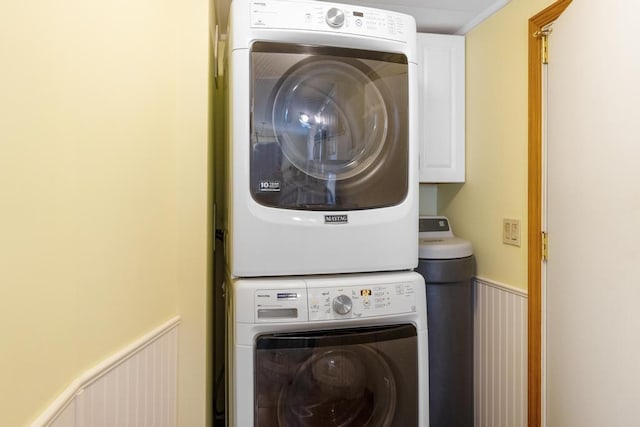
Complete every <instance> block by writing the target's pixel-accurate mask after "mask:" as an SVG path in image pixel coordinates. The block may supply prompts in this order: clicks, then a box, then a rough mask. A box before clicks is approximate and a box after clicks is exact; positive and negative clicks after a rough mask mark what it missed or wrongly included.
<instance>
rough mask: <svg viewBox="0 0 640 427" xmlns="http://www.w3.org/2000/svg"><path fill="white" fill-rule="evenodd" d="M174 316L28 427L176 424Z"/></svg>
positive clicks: (168, 426) (84, 377)
mask: <svg viewBox="0 0 640 427" xmlns="http://www.w3.org/2000/svg"><path fill="white" fill-rule="evenodd" d="M179 323H180V318H179V317H175V318H173V319H171V320H170V321H168V322H167V323H165V324H163V325H161V326H159V327H158V328H156V329H154V330H153V331H151V332H149V333H148V334H147V335H145V336H144V337H142V338H140V339H139V340H137V341H136V342H134V343H133V344H131V345H129V346H128V347H126V348H125V349H123V350H121V351H120V352H118V353H117V354H115V355H114V356H112V357H110V358H109V359H107V360H105V361H104V362H102V363H101V364H100V365H98V366H96V367H94V368H93V369H91V370H89V371H87V372H85V373H84V374H83V375H82V376H81V377H80V378H78V379H76V380H75V381H74V382H73V383H72V384H71V385H70V386H69V387H67V389H66V390H65V391H64V392H63V393H62V394H61V395H60V396H59V397H58V398H57V399H56V400H55V401H54V402H53V404H52V405H51V406H50V407H49V408H48V409H47V410H46V411H45V412H44V413H43V414H42V415H41V416H40V417H39V418H38V419H37V420H36V421H34V422H33V424H31V427H123V426H136V427H143V426H149V427H175V426H176V423H177V418H176V415H177V372H178V325H179Z"/></svg>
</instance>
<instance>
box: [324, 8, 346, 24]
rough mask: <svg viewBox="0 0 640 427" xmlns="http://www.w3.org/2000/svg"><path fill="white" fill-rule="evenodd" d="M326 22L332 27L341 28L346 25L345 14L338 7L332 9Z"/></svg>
mask: <svg viewBox="0 0 640 427" xmlns="http://www.w3.org/2000/svg"><path fill="white" fill-rule="evenodd" d="M325 20H326V21H327V24H329V26H330V27H334V28H340V27H342V25H343V24H344V12H343V11H341V10H340V9H338V8H337V7H332V8H331V9H329V10H328V11H327V16H326V17H325Z"/></svg>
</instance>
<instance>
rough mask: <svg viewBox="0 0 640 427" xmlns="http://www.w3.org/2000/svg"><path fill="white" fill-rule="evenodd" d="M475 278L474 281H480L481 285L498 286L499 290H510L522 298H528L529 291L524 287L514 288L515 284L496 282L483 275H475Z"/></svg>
mask: <svg viewBox="0 0 640 427" xmlns="http://www.w3.org/2000/svg"><path fill="white" fill-rule="evenodd" d="M475 280H476V282H480V283H482V284H483V285H486V286H491V287H494V288H498V289H500V290H503V291H507V292H510V293H512V294H516V295H519V296H521V297H524V298H528V297H529V292H527V291H526V290H524V289H520V288H516V287H515V286H511V285H507V284H505V283H501V282H496V281H495V280H491V279H485V278H484V277H480V276H476V278H475Z"/></svg>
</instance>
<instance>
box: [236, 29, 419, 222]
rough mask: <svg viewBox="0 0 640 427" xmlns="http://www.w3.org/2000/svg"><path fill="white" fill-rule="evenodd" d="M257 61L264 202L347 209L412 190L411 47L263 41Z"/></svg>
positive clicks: (255, 154) (256, 142) (255, 94)
mask: <svg viewBox="0 0 640 427" xmlns="http://www.w3.org/2000/svg"><path fill="white" fill-rule="evenodd" d="M251 70H252V74H251V84H252V86H251V99H252V103H251V105H252V108H251V141H250V144H251V150H250V156H251V158H250V162H251V163H250V174H251V179H250V182H251V195H252V196H253V198H254V200H255V201H257V202H258V203H260V204H262V205H265V206H270V207H276V208H284V209H301V210H338V211H340V210H355V209H372V208H379V207H386V206H394V205H397V204H399V203H401V202H402V201H403V200H404V199H405V198H406V196H407V191H408V179H409V178H408V169H409V154H408V153H409V132H408V127H409V126H408V121H409V119H408V116H409V115H408V104H409V102H408V63H407V59H406V57H405V56H404V55H400V54H392V53H385V52H374V51H364V50H354V49H346V48H335V47H321V46H308V45H295V44H282V43H270V42H256V43H254V44H253V46H252V48H251ZM233 143H234V144H235V143H245V141H233Z"/></svg>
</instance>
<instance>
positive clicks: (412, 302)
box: [225, 0, 429, 427]
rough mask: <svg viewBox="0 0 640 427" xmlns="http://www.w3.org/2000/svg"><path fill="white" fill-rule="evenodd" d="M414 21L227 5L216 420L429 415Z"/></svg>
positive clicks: (325, 422) (355, 423) (313, 422)
mask: <svg viewBox="0 0 640 427" xmlns="http://www.w3.org/2000/svg"><path fill="white" fill-rule="evenodd" d="M415 33H416V28H415V21H414V20H413V18H412V17H410V16H407V15H403V14H398V13H394V12H387V11H382V10H378V9H371V8H366V7H359V6H358V7H356V6H348V5H342V4H340V5H338V4H331V3H325V2H319V1H305V0H302V1H297V0H296V1H283V0H234V1H233V2H232V5H231V14H230V29H229V39H228V50H229V71H228V75H229V98H230V104H229V107H230V108H229V113H230V122H229V144H228V147H227V151H228V163H227V167H228V169H229V170H228V182H229V188H228V200H227V203H228V208H227V210H228V214H227V218H226V221H227V227H228V228H227V230H226V231H227V234H226V238H225V244H226V249H225V250H226V257H227V267H228V278H227V285H226V298H227V324H228V328H227V343H226V344H227V425H229V426H234V427H252V426H256V427H258V426H259V427H266V426H281V427H288V426H298V427H303V426H323V427H332V426H344V427H347V426H350V427H363V426H377V427H378V426H379V427H388V426H397V427H400V426H402V427H408V426H420V427H422V426H427V425H428V422H429V421H428V420H429V412H428V402H429V398H428V369H427V363H425V361H426V360H427V359H428V352H427V347H428V341H427V318H426V298H425V285H424V279H423V278H422V276H421V275H420V274H418V273H415V272H413V271H412V269H413V268H415V267H416V265H417V261H418V245H417V242H416V239H415V236H416V233H417V231H418V230H417V225H418V194H417V192H418V178H417V166H418V164H417V163H418V153H417V141H416V135H417V132H416V126H417V120H418V118H417V98H416V97H415V94H416V88H417V75H416V73H417V65H416V45H415V39H416V37H415ZM414 242H415V243H414Z"/></svg>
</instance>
